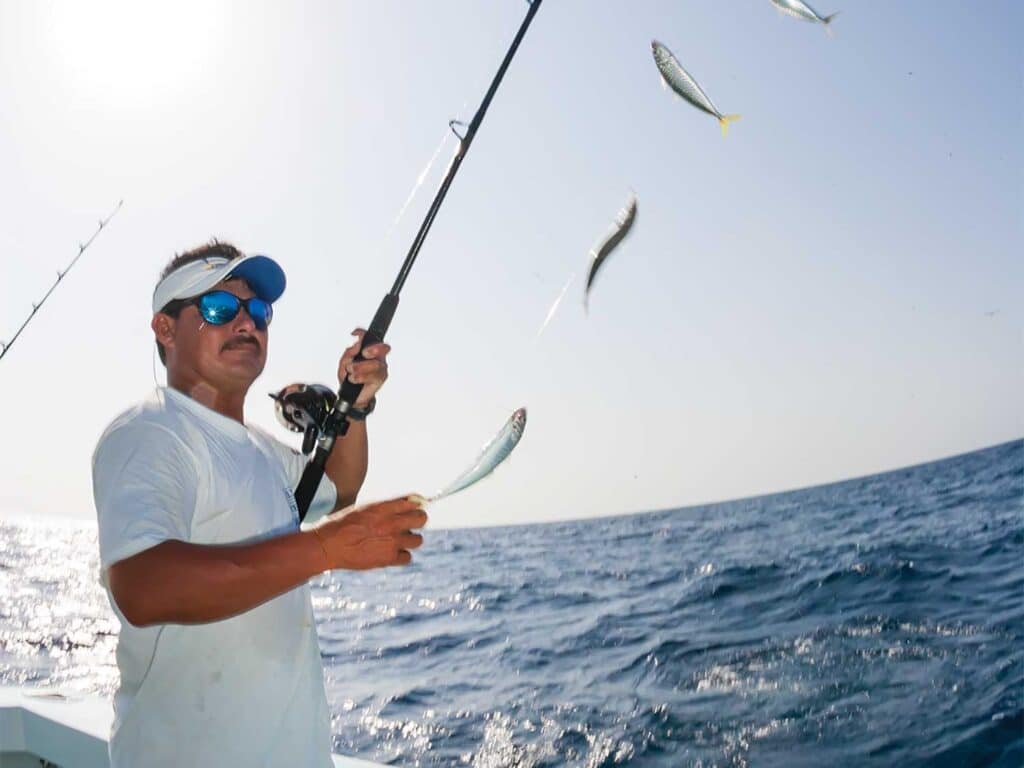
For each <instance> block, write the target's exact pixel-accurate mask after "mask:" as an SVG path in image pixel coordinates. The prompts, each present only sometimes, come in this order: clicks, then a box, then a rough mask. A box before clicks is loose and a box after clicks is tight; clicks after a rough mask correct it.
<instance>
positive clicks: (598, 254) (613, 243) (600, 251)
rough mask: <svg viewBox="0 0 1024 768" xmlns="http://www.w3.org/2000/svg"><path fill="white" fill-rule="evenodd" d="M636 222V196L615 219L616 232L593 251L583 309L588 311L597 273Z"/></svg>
mask: <svg viewBox="0 0 1024 768" xmlns="http://www.w3.org/2000/svg"><path fill="white" fill-rule="evenodd" d="M635 221H636V195H630V196H629V201H628V202H627V203H626V207H625V208H623V209H622V210H621V211H619V215H618V216H617V217H616V218H615V231H614V232H612V233H611V234H610V235H608V237H606V238H605V239H604V242H602V243H601V245H600V246H598V248H597V249H596V250H593V251H591V252H590V253H591V259H590V271H589V272H588V273H587V285H586V287H585V288H584V289H583V309H584V310H586V309H587V301H588V299H589V297H590V286H592V285H593V284H594V278H595V277H597V271H598V270H599V269H600V268H601V265H602V264H604V262H605V260H606V259H607V258H608V256H609V255H611V252H612V251H614V250H615V248H616V247H617V246H618V245H619V243H621V242H622V241H623V240H624V239H625V238H626V235H628V234H629V230H630V229H631V228H632V227H633V222H635Z"/></svg>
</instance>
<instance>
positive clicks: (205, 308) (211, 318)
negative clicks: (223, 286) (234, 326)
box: [199, 291, 242, 325]
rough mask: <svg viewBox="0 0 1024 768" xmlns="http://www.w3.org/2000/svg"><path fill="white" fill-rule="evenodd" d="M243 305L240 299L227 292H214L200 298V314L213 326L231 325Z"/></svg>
mask: <svg viewBox="0 0 1024 768" xmlns="http://www.w3.org/2000/svg"><path fill="white" fill-rule="evenodd" d="M241 305H242V302H241V301H240V300H239V298H238V297H237V296H234V295H232V294H230V293H228V292H227V291H214V292H213V293H207V294H205V295H203V296H201V297H199V312H200V314H201V315H202V316H203V319H204V320H205V321H206V322H208V323H211V324H213V325H224V323H230V322H231V321H232V320H234V319H235V315H237V314H238V308H239V307H240V306H241Z"/></svg>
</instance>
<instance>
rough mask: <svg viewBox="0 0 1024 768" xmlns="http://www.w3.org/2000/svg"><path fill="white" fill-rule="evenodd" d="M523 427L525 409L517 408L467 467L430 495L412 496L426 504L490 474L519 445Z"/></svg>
mask: <svg viewBox="0 0 1024 768" xmlns="http://www.w3.org/2000/svg"><path fill="white" fill-rule="evenodd" d="M525 429H526V409H525V408H518V409H516V411H515V412H514V413H513V414H512V415H511V416H510V417H509V419H508V421H506V422H505V426H503V427H502V428H501V431H499V432H498V434H496V435H495V436H494V437H493V438H491V441H490V442H489V443H487V445H485V446H484V447H483V449H482V450H481V451H480V455H479V456H478V457H477V459H476V461H474V462H473V464H472V466H470V468H469V469H467V470H466V471H465V472H463V473H462V474H461V475H459V476H458V477H457V478H455V479H454V480H453V481H452V482H451V483H449V484H448V485H446V486H445V487H444V488H442V489H441V490H440V491H438V492H437V493H435V494H433V495H432V496H429V497H424V496H418V495H417V496H414V497H413V498H415V499H416V500H418V501H419V502H420V503H421V504H428V503H430V502H434V501H438V500H439V499H443V498H444V497H445V496H451V495H452V494H453V493H458V492H459V491H462V490H465V489H466V488H469V486H471V485H473V484H474V483H477V482H479V481H480V480H483V479H484V478H485V477H487V476H488V475H489V474H491V472H493V471H494V470H495V469H497V467H498V465H499V464H501V463H502V462H503V461H505V459H507V458H508V457H509V455H510V454H511V453H512V451H513V449H514V448H515V447H516V446H517V445H519V441H520V440H521V439H522V437H523V432H524V430H525Z"/></svg>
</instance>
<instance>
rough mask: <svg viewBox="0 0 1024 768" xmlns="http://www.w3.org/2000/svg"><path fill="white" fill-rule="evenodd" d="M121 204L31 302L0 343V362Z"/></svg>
mask: <svg viewBox="0 0 1024 768" xmlns="http://www.w3.org/2000/svg"><path fill="white" fill-rule="evenodd" d="M123 203H124V200H119V201H118V203H117V207H116V208H115V209H114V210H113V211H111V212H110V214H109V215H108V216H107V218H105V219H100V223H99V226H98V227H97V228H96V231H95V232H93V233H92V237H90V238H89V239H88V240H86V241H85V242H84V243H79V244H78V254H77V255H76V256H75V258H73V259H72V260H71V263H70V264H68V265H67V266H66V267H64V269H62V270H61V269H58V270H57V279H56V280H54V281H53V285H51V286H50V290H48V291H47V292H46V294H45V295H44V296H43V298H41V299H40V300H39V301H38V302H32V311H31V312H29V313H28V317H26V318H25V322H23V323H22V324H21V326H20V327H19V328H18V330H16V331H15V332H14V335H13V336H12V337H11V340H10V341H0V360H2V359H3V357H4V355H6V354H7V350H9V349H10V348H11V347H12V346H14V342H15V341H17V340H18V337H19V336H21V332H22V331H24V330H25V326H26V325H28V324H29V323H30V322H32V318H33V317H35V316H36V312H38V311H39V310H40V309H41V308H42V306H43V304H45V303H46V300H47V299H48V298H50V294H51V293H53V290H54V288H56V287H57V286H58V285H60V281H61V280H63V279H64V275H66V274H67V273H68V272H70V271H71V268H72V267H73V266H75V262H76V261H78V260H79V259H80V258H82V254H83V253H85V250H86V249H87V248H88V247H89V246H90V245H92V241H93V240H95V239H96V237H97V236H98V235H99V233H100V232H102V231H103V228H104V227H105V226H107V224H109V223H110V220H111V219H112V218H114V216H115V215H116V214H117V212H118V211H120V210H121V205H122V204H123Z"/></svg>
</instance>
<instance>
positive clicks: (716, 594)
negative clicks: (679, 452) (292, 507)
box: [0, 441, 1024, 768]
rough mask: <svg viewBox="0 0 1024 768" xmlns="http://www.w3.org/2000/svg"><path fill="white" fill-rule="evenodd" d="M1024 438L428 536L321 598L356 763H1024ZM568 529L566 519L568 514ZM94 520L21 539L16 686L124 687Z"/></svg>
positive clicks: (7, 603) (9, 581) (347, 577)
mask: <svg viewBox="0 0 1024 768" xmlns="http://www.w3.org/2000/svg"><path fill="white" fill-rule="evenodd" d="M1022 495H1024V441H1017V442H1013V443H1009V444H1006V445H1001V446H997V447H994V448H990V449H987V450H983V451H978V452H975V453H971V454H966V455H963V456H959V457H956V458H952V459H947V460H944V461H941V462H936V463H932V464H927V465H922V466H918V467H913V468H909V469H903V470H899V471H895V472H890V473H886V474H882V475H876V476H872V477H867V478H862V479H857V480H850V481H846V482H842V483H837V484H833V485H828V486H822V487H818V488H812V489H807V490H801V491H794V492H791V493H785V494H778V495H773V496H766V497H761V498H755V499H747V500H743V501H736V502H729V503H723V504H714V505H708V506H702V507H694V508H687V509H680V510H673V511H662V512H654V513H649V514H639V515H632V516H625V517H616V518H602V519H596V520H587V521H579V522H567V523H558V524H548V525H530V526H519V527H507V528H490V529H475V530H455V531H432V530H429V529H428V531H427V537H426V543H425V544H424V546H423V549H422V550H421V552H420V554H419V555H418V557H417V562H416V564H415V565H414V566H412V567H410V568H408V569H402V570H391V571H384V572H370V573H357V574H353V573H339V574H333V575H331V576H327V577H323V578H322V579H320V580H318V581H317V582H316V583H315V588H314V600H315V608H316V612H317V616H318V622H319V631H320V637H321V647H322V650H323V655H324V662H325V668H326V675H327V691H328V698H329V701H330V705H331V709H332V712H333V730H334V734H335V746H336V749H337V751H339V752H343V753H347V754H354V755H358V756H361V757H365V758H368V759H372V760H377V761H381V762H389V763H393V764H398V765H408V766H448V765H467V766H478V767H479V768H492V767H493V768H497V767H498V766H524V767H525V766H591V767H596V766H612V765H636V766H689V765H692V766H746V765H751V766H821V765H830V764H831V765H842V766H857V765H865V766H890V765H901V766H907V765H929V766H931V765H935V766H946V765H948V766H965V765H966V766H969V765H978V766H981V765H998V766H1020V765H1024V502H1022ZM571 512H572V511H571V510H567V516H569V514H568V513H571ZM96 563H97V556H96V534H95V529H94V528H93V527H90V526H79V527H69V526H67V525H44V524H37V523H25V522H10V521H8V522H4V523H0V681H2V682H4V683H7V684H24V685H39V686H44V685H45V686H53V685H57V686H62V687H64V688H71V689H76V690H83V691H99V692H102V693H111V692H112V691H113V689H114V688H115V687H116V684H117V669H116V666H115V664H114V647H115V643H116V633H117V623H116V621H115V620H114V619H113V616H112V614H111V613H110V609H109V607H108V606H107V603H106V598H105V596H104V594H103V592H102V591H101V590H100V588H99V587H98V585H97V583H96V581H95V573H96Z"/></svg>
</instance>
